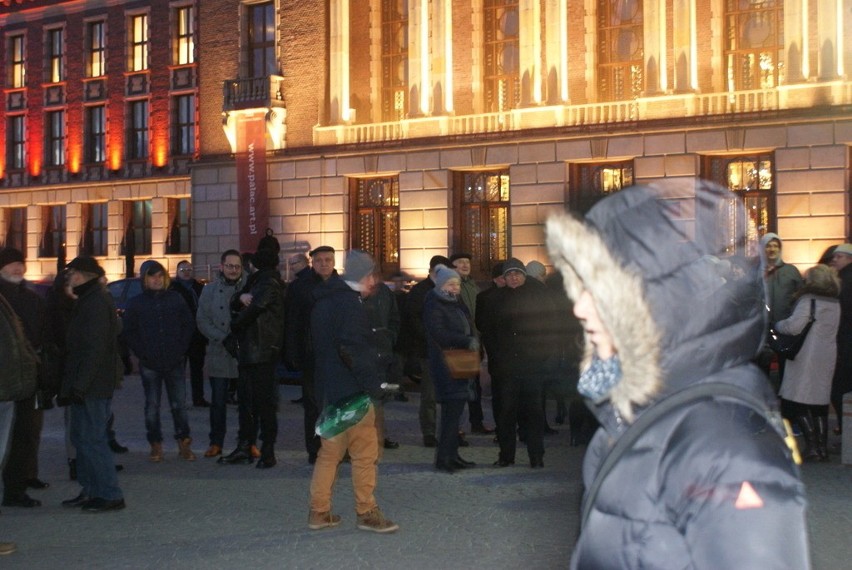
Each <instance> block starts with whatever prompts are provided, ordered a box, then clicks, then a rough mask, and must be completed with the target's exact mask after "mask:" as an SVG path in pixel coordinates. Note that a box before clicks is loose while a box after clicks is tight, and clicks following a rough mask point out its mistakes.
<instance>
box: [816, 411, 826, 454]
mask: <svg viewBox="0 0 852 570" xmlns="http://www.w3.org/2000/svg"><path fill="white" fill-rule="evenodd" d="M814 432H815V433H814V435H815V436H816V448H817V454H818V455H819V460H820V461H828V416H816V417H814Z"/></svg>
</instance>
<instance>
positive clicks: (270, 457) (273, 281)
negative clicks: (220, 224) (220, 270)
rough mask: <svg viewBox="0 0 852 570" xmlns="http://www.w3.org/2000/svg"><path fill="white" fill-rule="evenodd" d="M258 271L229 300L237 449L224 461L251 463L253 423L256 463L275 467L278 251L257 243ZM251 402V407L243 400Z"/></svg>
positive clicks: (280, 326) (280, 297)
mask: <svg viewBox="0 0 852 570" xmlns="http://www.w3.org/2000/svg"><path fill="white" fill-rule="evenodd" d="M253 259H254V266H255V267H256V268H257V271H256V272H255V273H253V274H252V275H251V276H249V278H248V280H247V281H246V284H245V287H243V289H242V290H241V291H239V292H238V293H236V294H235V295H234V298H233V299H232V300H231V312H232V317H231V331H232V332H233V333H234V335H235V336H236V338H237V340H238V342H239V351H238V355H237V360H238V361H239V363H240V364H239V374H240V378H239V382H238V386H239V387H240V389H241V391H240V392H239V393H238V397H239V402H240V408H239V411H240V414H239V415H240V431H239V436H238V437H239V443H238V445H237V449H236V450H235V451H234V452H233V453H231V454H230V455H228V456H227V457H224V458H222V463H250V462H251V446H252V444H253V443H254V434H255V425H256V423H255V422H257V423H258V424H259V425H260V439H261V440H262V441H263V444H262V445H261V448H260V459H259V460H258V462H257V465H256V466H255V467H257V468H258V469H266V468H269V467H274V466H275V464H276V463H277V460H276V459H275V440H276V439H277V437H278V414H277V410H278V384H277V382H276V381H275V365H276V364H277V363H278V360H279V358H280V357H281V345H282V342H283V340H284V285H283V284H282V283H281V278H280V276H279V275H278V254H277V253H275V252H274V251H273V250H271V249H259V250H257V252H256V253H255V254H254V256H253ZM248 402H250V403H251V408H250V410H251V413H249V411H248V409H247V403H248Z"/></svg>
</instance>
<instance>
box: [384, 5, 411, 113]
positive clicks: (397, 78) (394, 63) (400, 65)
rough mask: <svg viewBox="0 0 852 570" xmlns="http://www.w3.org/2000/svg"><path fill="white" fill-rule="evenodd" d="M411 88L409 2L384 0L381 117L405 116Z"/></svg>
mask: <svg viewBox="0 0 852 570" xmlns="http://www.w3.org/2000/svg"><path fill="white" fill-rule="evenodd" d="M407 91H408V2H406V1H405V0H383V1H382V117H383V119H384V120H385V121H399V120H402V119H404V118H405V114H406V112H407V109H406V101H405V99H406V97H405V94H406V92H407Z"/></svg>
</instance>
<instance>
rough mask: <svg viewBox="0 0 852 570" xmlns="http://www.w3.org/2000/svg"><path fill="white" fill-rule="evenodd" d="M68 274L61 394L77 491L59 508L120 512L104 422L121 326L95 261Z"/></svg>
mask: <svg viewBox="0 0 852 570" xmlns="http://www.w3.org/2000/svg"><path fill="white" fill-rule="evenodd" d="M67 271H68V275H67V279H68V282H69V284H70V285H71V286H72V287H73V289H72V290H73V292H74V295H76V296H77V300H76V301H75V302H74V308H73V309H72V311H71V318H70V320H69V321H68V329H67V331H66V342H65V347H66V357H65V375H64V378H63V383H62V390H61V395H62V397H63V398H65V399H68V400H70V401H71V421H70V431H71V441H72V443H73V444H74V448H75V449H76V451H77V481H78V482H79V483H80V485H81V487H82V489H81V490H80V494H79V495H78V496H77V497H75V498H73V499H69V500H66V501H63V503H62V506H64V507H82V509H83V510H84V511H89V512H105V511H114V510H119V509H123V508H124V507H125V504H124V494H123V493H122V491H121V488H120V487H119V486H118V478H117V477H116V474H115V462H114V461H113V457H112V451H111V450H110V448H109V443H108V437H107V423H108V422H109V418H110V415H111V412H110V405H111V403H112V395H113V392H114V390H115V387H116V385H117V384H118V382H119V380H120V379H121V376H122V371H123V370H122V363H121V358H120V356H119V352H118V350H119V349H118V334H119V330H120V323H119V321H118V316H117V315H116V313H115V304H114V303H113V300H112V297H111V296H110V294H109V293H108V292H107V291H106V289H105V288H104V287H103V285H102V284H101V283H100V281H99V279H100V278H101V277H103V275H104V271H103V269H102V268H101V267H100V266H99V265H98V262H97V261H96V260H95V259H94V258H92V257H86V256H83V257H78V258H76V259H74V260H73V261H71V263H69V264H68V266H67ZM178 300H179V299H178Z"/></svg>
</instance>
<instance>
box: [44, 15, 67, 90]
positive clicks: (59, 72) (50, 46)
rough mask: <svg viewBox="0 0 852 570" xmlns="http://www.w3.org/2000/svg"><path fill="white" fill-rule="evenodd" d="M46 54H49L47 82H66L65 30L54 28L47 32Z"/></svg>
mask: <svg viewBox="0 0 852 570" xmlns="http://www.w3.org/2000/svg"><path fill="white" fill-rule="evenodd" d="M45 43H46V45H45V53H46V54H47V82H48V83H58V82H60V81H64V80H65V58H64V51H65V30H64V29H62V28H53V29H50V30H47V37H46V42H45Z"/></svg>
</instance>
